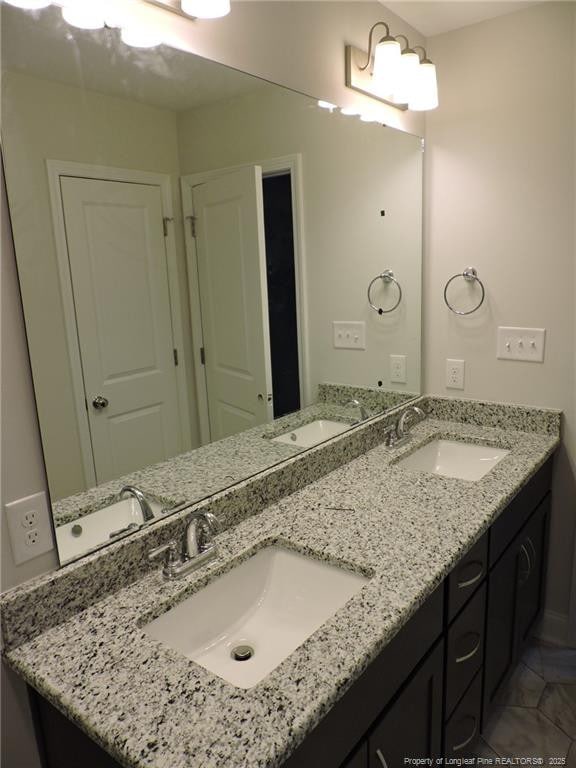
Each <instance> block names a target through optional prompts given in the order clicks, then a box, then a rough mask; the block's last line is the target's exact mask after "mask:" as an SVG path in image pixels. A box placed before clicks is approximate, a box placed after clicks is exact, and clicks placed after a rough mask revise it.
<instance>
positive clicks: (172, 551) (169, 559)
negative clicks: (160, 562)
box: [148, 539, 180, 566]
mask: <svg viewBox="0 0 576 768" xmlns="http://www.w3.org/2000/svg"><path fill="white" fill-rule="evenodd" d="M178 550H179V547H178V542H177V541H176V540H175V539H172V541H169V542H168V543H167V544H161V545H160V546H159V547H154V549H151V550H150V552H148V560H156V558H157V557H160V555H164V554H165V555H166V560H165V563H164V565H165V566H168V565H173V564H174V563H177V562H179V561H180V553H179V551H178Z"/></svg>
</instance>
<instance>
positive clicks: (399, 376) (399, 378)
mask: <svg viewBox="0 0 576 768" xmlns="http://www.w3.org/2000/svg"><path fill="white" fill-rule="evenodd" d="M390 381H392V382H394V383H396V384H406V355H390Z"/></svg>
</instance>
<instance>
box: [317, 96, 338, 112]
mask: <svg viewBox="0 0 576 768" xmlns="http://www.w3.org/2000/svg"><path fill="white" fill-rule="evenodd" d="M318 106H319V107H320V109H327V110H329V111H330V112H334V110H335V109H337V106H336V104H331V103H330V102H329V101H322V99H320V101H319V102H318Z"/></svg>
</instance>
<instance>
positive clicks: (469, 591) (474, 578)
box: [447, 533, 488, 622]
mask: <svg viewBox="0 0 576 768" xmlns="http://www.w3.org/2000/svg"><path fill="white" fill-rule="evenodd" d="M487 570H488V534H487V533H485V534H484V536H482V538H481V539H480V541H477V542H476V544H474V546H473V547H472V549H471V550H470V551H469V552H468V554H466V555H464V557H463V558H462V559H461V560H460V562H459V563H458V565H456V567H455V568H454V570H453V571H452V573H451V574H450V576H449V577H448V580H447V585H448V588H447V590H448V594H447V604H448V621H449V622H451V621H452V619H453V618H454V617H455V616H456V614H457V613H458V611H459V610H460V609H461V608H462V607H463V606H464V604H465V603H466V601H467V600H468V599H469V598H470V597H471V596H472V595H473V594H474V592H475V591H476V590H477V589H478V587H479V586H480V584H481V583H482V579H483V578H484V577H485V576H486V571H487Z"/></svg>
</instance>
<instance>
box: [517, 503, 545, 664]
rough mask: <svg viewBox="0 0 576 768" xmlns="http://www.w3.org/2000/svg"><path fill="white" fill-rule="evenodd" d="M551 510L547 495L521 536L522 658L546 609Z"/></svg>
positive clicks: (519, 643) (519, 616)
mask: <svg viewBox="0 0 576 768" xmlns="http://www.w3.org/2000/svg"><path fill="white" fill-rule="evenodd" d="M549 510H550V496H547V497H546V498H545V499H544V501H543V502H542V504H540V506H539V507H538V509H537V510H536V512H535V513H534V515H533V516H532V518H531V519H530V522H529V523H528V525H527V526H526V528H525V529H524V530H523V532H522V534H521V536H520V553H519V557H520V565H519V568H518V605H517V620H516V641H517V646H518V647H517V649H516V650H517V654H518V655H520V653H521V651H522V648H523V646H524V645H525V643H526V640H527V639H528V637H529V636H530V631H531V629H532V627H533V626H534V623H535V622H536V619H537V618H538V616H539V614H540V609H541V608H542V597H543V594H542V593H543V585H544V562H545V551H546V541H547V535H546V534H547V530H548V513H549Z"/></svg>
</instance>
